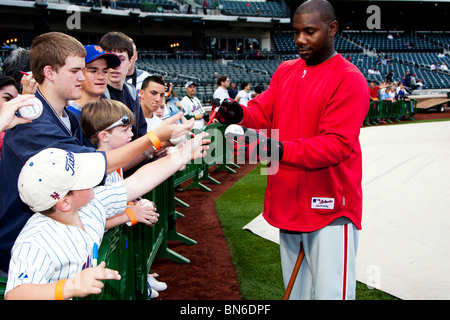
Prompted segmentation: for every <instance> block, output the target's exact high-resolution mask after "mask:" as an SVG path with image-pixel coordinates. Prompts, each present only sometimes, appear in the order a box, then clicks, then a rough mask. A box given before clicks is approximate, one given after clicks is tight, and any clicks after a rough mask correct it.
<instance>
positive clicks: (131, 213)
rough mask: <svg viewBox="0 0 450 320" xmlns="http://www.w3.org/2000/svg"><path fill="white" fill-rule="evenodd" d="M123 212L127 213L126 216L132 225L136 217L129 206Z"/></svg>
mask: <svg viewBox="0 0 450 320" xmlns="http://www.w3.org/2000/svg"><path fill="white" fill-rule="evenodd" d="M125 213H126V214H127V216H128V218H130V222H131V225H132V226H134V225H135V224H136V223H137V218H136V215H135V214H134V212H133V210H131V209H130V208H126V209H125Z"/></svg>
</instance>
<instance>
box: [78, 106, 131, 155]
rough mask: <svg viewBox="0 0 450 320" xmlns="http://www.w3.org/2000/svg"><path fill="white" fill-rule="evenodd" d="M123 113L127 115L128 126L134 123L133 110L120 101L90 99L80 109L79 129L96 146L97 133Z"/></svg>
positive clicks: (97, 140)
mask: <svg viewBox="0 0 450 320" xmlns="http://www.w3.org/2000/svg"><path fill="white" fill-rule="evenodd" d="M124 115H128V118H129V119H130V126H132V125H134V123H135V122H136V118H135V117H134V114H133V112H132V111H131V110H130V109H129V108H128V107H127V106H126V105H124V104H123V103H122V102H120V101H117V100H112V99H100V100H97V101H90V102H88V103H86V104H85V105H84V106H83V109H82V111H81V129H82V130H83V133H84V135H85V136H86V137H87V138H88V139H89V140H90V141H91V143H92V144H94V145H95V146H98V143H99V139H98V136H97V134H98V133H99V132H100V131H102V130H105V129H106V128H108V127H109V126H110V125H112V124H113V123H114V122H116V121H117V120H119V119H120V118H122V117H123V116H124Z"/></svg>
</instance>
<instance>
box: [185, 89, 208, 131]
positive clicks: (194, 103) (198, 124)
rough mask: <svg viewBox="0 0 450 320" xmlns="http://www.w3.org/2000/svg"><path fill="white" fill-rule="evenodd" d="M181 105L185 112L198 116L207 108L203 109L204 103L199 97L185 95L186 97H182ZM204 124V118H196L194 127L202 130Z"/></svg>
mask: <svg viewBox="0 0 450 320" xmlns="http://www.w3.org/2000/svg"><path fill="white" fill-rule="evenodd" d="M181 106H182V107H183V110H184V114H188V115H191V116H196V115H199V114H202V113H205V109H203V107H202V103H201V102H200V100H198V98H197V97H193V98H189V97H188V96H184V98H183V99H181ZM204 126H205V120H204V119H203V118H201V119H198V120H195V122H194V129H200V130H201V129H203V127H204Z"/></svg>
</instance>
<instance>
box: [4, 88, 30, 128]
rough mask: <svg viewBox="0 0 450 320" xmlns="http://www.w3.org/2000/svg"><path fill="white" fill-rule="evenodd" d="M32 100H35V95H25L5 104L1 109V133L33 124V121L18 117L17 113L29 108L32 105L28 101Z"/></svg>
mask: <svg viewBox="0 0 450 320" xmlns="http://www.w3.org/2000/svg"><path fill="white" fill-rule="evenodd" d="M32 98H34V95H31V94H25V95H20V96H18V97H17V98H14V99H12V100H10V101H8V102H5V103H3V106H2V107H1V108H0V132H1V131H4V130H7V129H11V128H14V127H15V126H16V125H18V124H22V123H28V122H31V120H27V119H25V118H21V117H18V116H16V111H17V110H19V109H20V108H22V107H26V106H29V105H30V103H29V102H28V103H27V102H26V101H27V100H29V99H32Z"/></svg>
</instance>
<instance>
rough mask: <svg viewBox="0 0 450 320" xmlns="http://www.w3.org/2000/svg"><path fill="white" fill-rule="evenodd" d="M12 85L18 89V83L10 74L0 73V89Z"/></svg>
mask: <svg viewBox="0 0 450 320" xmlns="http://www.w3.org/2000/svg"><path fill="white" fill-rule="evenodd" d="M11 85H12V86H14V87H15V88H16V89H17V91H19V88H20V87H19V83H18V82H17V81H16V80H14V78H12V77H10V76H5V75H0V89H1V88H3V87H7V86H11Z"/></svg>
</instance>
